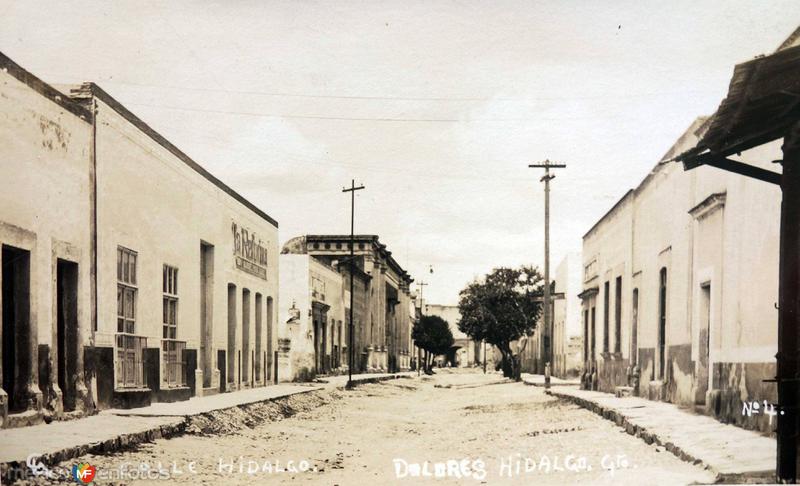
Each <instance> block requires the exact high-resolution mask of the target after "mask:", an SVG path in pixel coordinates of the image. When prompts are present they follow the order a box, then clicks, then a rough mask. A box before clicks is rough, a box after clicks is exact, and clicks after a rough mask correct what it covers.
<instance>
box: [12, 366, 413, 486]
mask: <svg viewBox="0 0 800 486" xmlns="http://www.w3.org/2000/svg"><path fill="white" fill-rule="evenodd" d="M404 377H406V376H405V375H399V374H395V375H390V376H377V377H374V378H373V377H367V378H359V379H354V380H353V385H354V386H358V385H363V384H367V383H377V382H380V381H386V380H394V379H399V378H404ZM337 388H344V386H337ZM323 390H325V388H324V387H314V388H309V389H308V390H303V391H301V392H296V393H292V394H290V395H282V396H278V397H272V398H267V399H265V400H259V401H256V402H249V403H241V404H238V405H233V406H231V407H225V408H220V409H216V410H213V411H211V412H217V411H223V410H232V409H234V408H244V407H248V406H250V405H253V404H256V403H268V402H275V401H278V400H285V399H288V398H291V397H293V396H297V395H302V394H306V393H310V392H314V391H323ZM211 412H202V413H198V414H190V415H184V416H174V418H175V422H174V423H171V424H164V425H159V426H156V427H153V428H152V429H148V430H144V431H141V432H134V433H130V434H122V435H119V436H117V437H113V438H111V439H107V440H103V441H100V442H93V443H89V444H81V445H77V446H73V447H68V448H65V449H61V450H59V451H55V452H49V453H45V454H42V455H41V456H39V457H38V458H37V461H38V462H41V463H42V464H44V465H45V466H54V465H56V464H58V463H60V462H64V461H68V460H70V459H74V458H76V457H80V456H83V455H86V454H111V453H114V452H119V451H122V450H125V449H128V448H131V447H134V446H137V445H139V444H143V443H146V442H153V441H155V440H157V439H171V438H173V437H178V436H181V435H183V434H184V433H185V432H186V427H187V425H188V423H189V420H190V418H191V417H195V416H201V415H205V414H207V413H211ZM134 416H136V415H134ZM151 417H153V418H156V417H158V416H157V415H153V416H151ZM169 417H172V416H169ZM78 421H79V420H78ZM76 422H77V421H76ZM27 467H28V466H27V464H26V462H25V460H22V461H9V462H3V463H0V478H1V480H0V484H7V483H9V482H11V481H10V480H11V477H10V476H12V475H14V472H16V471H21V472H22V473H23V474H24V473H27ZM20 477H24V476H20Z"/></svg>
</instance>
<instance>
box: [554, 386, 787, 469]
mask: <svg viewBox="0 0 800 486" xmlns="http://www.w3.org/2000/svg"><path fill="white" fill-rule="evenodd" d="M550 394H551V395H552V396H555V397H559V398H564V399H567V400H570V401H572V402H574V403H576V404H578V405H580V406H581V407H584V408H586V409H589V410H592V411H593V412H595V413H597V414H599V415H602V416H603V417H605V418H607V419H609V420H613V421H614V422H616V423H617V425H619V426H621V427H623V428H625V430H626V431H627V432H628V433H629V434H631V435H635V436H636V437H640V438H641V439H642V440H644V441H645V442H647V443H648V444H653V443H654V444H657V445H661V446H663V447H665V448H666V449H667V450H668V451H669V452H671V453H673V454H675V455H676V456H678V457H680V458H681V459H683V460H684V461H688V462H694V463H696V464H702V465H704V466H705V467H706V468H707V469H709V470H711V471H712V472H714V473H715V474H716V475H717V478H716V482H725V483H730V482H742V481H746V480H751V481H752V480H762V481H763V480H766V481H767V482H771V481H774V480H775V465H776V443H775V440H774V439H770V438H768V437H764V436H762V435H760V434H758V433H756V432H751V431H749V430H744V429H742V428H739V427H735V426H733V425H727V424H723V423H721V422H718V421H717V420H715V419H713V418H711V417H708V416H705V415H696V414H693V413H690V412H687V411H684V410H681V409H680V408H678V407H677V406H675V405H672V404H669V403H664V402H655V401H651V400H645V399H643V398H638V397H625V398H617V397H615V396H614V395H611V394H609V393H601V392H595V391H588V390H579V389H573V388H567V387H560V388H558V389H551V390H550Z"/></svg>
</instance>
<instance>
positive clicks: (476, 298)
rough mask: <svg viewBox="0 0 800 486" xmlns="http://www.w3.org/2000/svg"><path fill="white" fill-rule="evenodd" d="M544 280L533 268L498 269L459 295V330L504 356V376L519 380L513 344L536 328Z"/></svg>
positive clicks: (470, 285)
mask: <svg viewBox="0 0 800 486" xmlns="http://www.w3.org/2000/svg"><path fill="white" fill-rule="evenodd" d="M543 284H544V279H543V278H542V275H541V274H540V273H539V269H538V268H536V267H532V266H522V267H519V268H506V267H500V268H495V269H494V270H492V271H491V273H489V274H487V275H486V276H485V277H484V278H482V279H476V280H475V281H473V282H472V283H470V284H469V285H467V287H466V288H464V289H463V290H462V291H461V292H460V293H459V302H458V310H459V312H460V313H461V320H460V321H459V322H458V328H459V329H460V330H461V332H463V333H465V334H466V335H468V336H470V337H471V338H472V339H474V340H475V341H482V340H486V342H487V343H489V344H492V345H494V346H497V349H499V350H500V353H501V354H502V357H503V358H502V359H503V360H502V367H503V374H504V375H505V376H507V377H519V356H515V355H514V353H513V352H512V350H511V343H512V342H513V341H517V340H519V339H520V338H522V337H523V336H530V335H531V334H533V331H534V329H535V328H536V322H537V320H538V319H539V314H540V313H541V312H542V304H541V302H537V299H536V298H537V297H540V296H541V295H542V292H543Z"/></svg>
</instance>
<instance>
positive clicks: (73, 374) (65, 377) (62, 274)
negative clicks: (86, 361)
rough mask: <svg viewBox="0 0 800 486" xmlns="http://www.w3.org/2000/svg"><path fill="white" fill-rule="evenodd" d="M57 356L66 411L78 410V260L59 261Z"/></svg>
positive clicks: (59, 379) (57, 283)
mask: <svg viewBox="0 0 800 486" xmlns="http://www.w3.org/2000/svg"><path fill="white" fill-rule="evenodd" d="M56 314H57V316H56V339H57V343H56V356H57V360H58V361H57V368H58V373H57V374H58V387H59V388H60V389H61V393H62V405H63V408H64V411H65V412H72V411H74V410H75V402H76V399H77V394H76V388H77V382H76V380H77V378H78V348H79V343H78V264H77V263H74V262H69V261H66V260H61V259H58V260H57V262H56Z"/></svg>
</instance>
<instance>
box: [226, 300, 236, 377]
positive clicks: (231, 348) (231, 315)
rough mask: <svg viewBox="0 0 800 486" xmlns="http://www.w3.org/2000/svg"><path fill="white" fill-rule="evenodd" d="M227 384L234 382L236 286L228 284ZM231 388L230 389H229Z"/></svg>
mask: <svg viewBox="0 0 800 486" xmlns="http://www.w3.org/2000/svg"><path fill="white" fill-rule="evenodd" d="M227 359H228V363H227V368H228V373H227V374H228V383H231V384H232V383H234V382H235V381H236V286H235V285H233V284H228V353H227ZM229 388H231V387H229Z"/></svg>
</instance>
